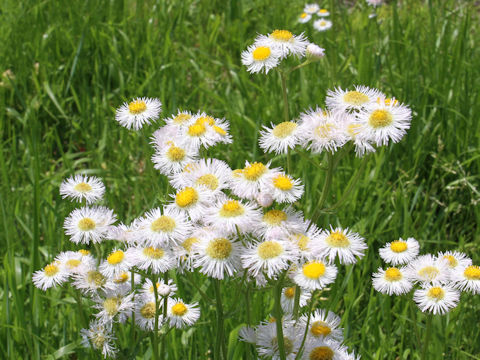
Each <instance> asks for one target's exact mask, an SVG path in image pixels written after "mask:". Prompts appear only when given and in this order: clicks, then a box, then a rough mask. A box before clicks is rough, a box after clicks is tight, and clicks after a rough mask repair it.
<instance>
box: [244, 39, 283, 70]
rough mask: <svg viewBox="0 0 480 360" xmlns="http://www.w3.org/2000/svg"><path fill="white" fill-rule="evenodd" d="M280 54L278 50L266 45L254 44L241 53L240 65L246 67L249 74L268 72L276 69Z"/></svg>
mask: <svg viewBox="0 0 480 360" xmlns="http://www.w3.org/2000/svg"><path fill="white" fill-rule="evenodd" d="M281 55H282V52H281V50H280V49H278V48H275V47H272V46H268V45H267V44H263V45H260V44H258V45H257V44H254V45H251V46H249V47H248V48H247V50H245V51H244V52H242V64H243V65H245V66H246V67H247V70H248V71H249V72H250V73H258V72H264V73H265V74H268V72H269V71H270V70H271V69H273V68H275V67H277V65H278V64H279V62H280V57H281Z"/></svg>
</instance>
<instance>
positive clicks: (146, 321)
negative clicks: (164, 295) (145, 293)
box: [135, 298, 163, 331]
mask: <svg viewBox="0 0 480 360" xmlns="http://www.w3.org/2000/svg"><path fill="white" fill-rule="evenodd" d="M157 311H158V310H157ZM155 315H156V311H155V300H154V299H153V300H152V299H145V298H143V299H142V300H140V301H136V302H135V323H136V324H137V325H138V326H139V327H140V328H141V329H143V330H146V331H151V330H153V329H154V328H155ZM158 322H159V323H160V324H161V323H162V322H163V316H162V315H159V317H158Z"/></svg>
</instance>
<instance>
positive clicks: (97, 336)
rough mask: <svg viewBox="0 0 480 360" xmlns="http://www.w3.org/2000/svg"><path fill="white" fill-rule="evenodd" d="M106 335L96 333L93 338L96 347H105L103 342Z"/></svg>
mask: <svg viewBox="0 0 480 360" xmlns="http://www.w3.org/2000/svg"><path fill="white" fill-rule="evenodd" d="M105 340H106V339H105V336H103V335H102V334H100V333H97V334H95V337H94V338H93V339H92V340H91V341H92V343H93V346H94V348H95V349H97V350H99V349H103V344H104V343H105Z"/></svg>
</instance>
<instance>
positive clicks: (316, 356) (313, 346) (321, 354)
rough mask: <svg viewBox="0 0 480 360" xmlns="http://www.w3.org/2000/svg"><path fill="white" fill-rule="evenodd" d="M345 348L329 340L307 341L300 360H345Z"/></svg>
mask: <svg viewBox="0 0 480 360" xmlns="http://www.w3.org/2000/svg"><path fill="white" fill-rule="evenodd" d="M346 353H347V348H346V347H345V346H344V345H341V344H340V343H338V342H336V341H333V340H331V339H312V338H310V339H308V340H307V342H306V343H305V351H304V352H303V356H302V360H325V359H328V360H345V354H346Z"/></svg>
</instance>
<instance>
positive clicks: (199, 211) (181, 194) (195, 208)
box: [167, 186, 212, 221]
mask: <svg viewBox="0 0 480 360" xmlns="http://www.w3.org/2000/svg"><path fill="white" fill-rule="evenodd" d="M171 196H172V197H173V198H174V199H175V200H174V201H173V203H171V204H170V205H168V206H167V208H173V209H178V210H180V211H182V212H186V213H187V214H188V215H189V216H190V219H192V221H197V220H200V219H201V218H202V217H203V216H204V214H205V213H206V211H207V208H208V206H209V205H210V203H211V202H212V195H211V193H210V192H209V191H208V190H207V189H206V188H205V187H204V186H187V187H185V188H183V189H181V190H179V191H177V193H176V194H175V195H171Z"/></svg>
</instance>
